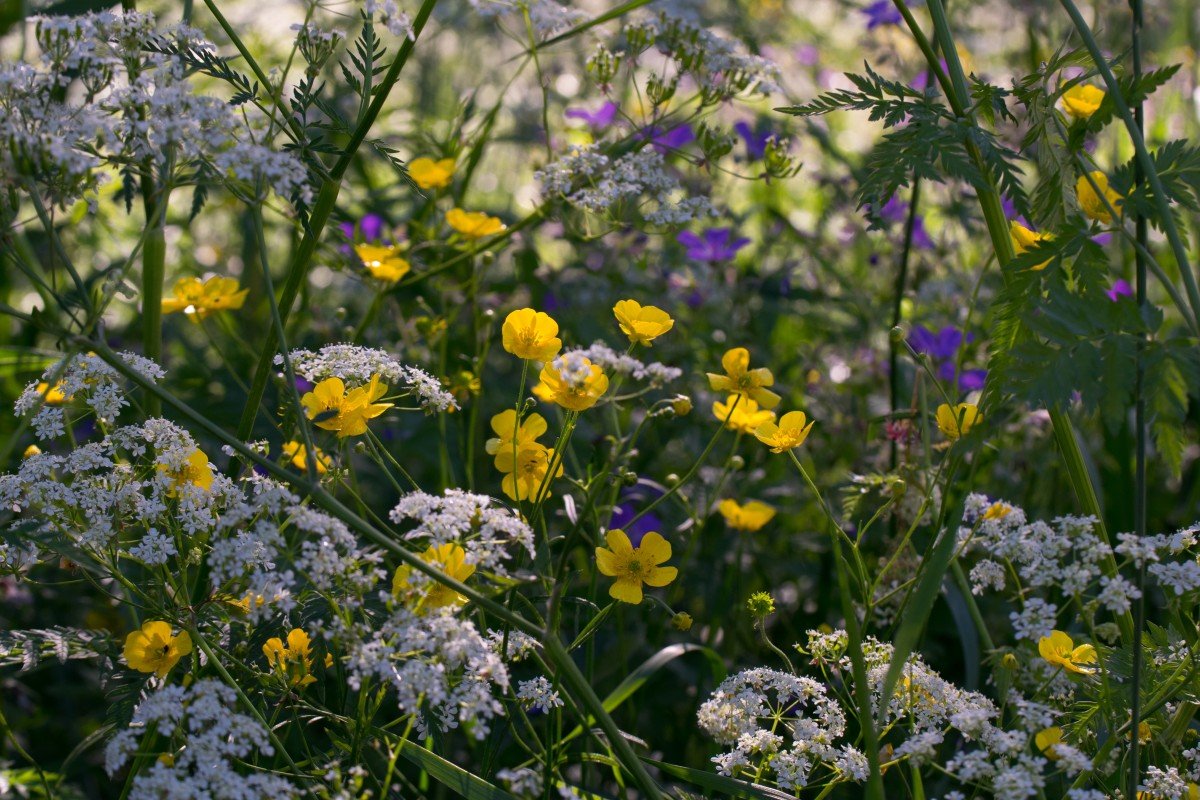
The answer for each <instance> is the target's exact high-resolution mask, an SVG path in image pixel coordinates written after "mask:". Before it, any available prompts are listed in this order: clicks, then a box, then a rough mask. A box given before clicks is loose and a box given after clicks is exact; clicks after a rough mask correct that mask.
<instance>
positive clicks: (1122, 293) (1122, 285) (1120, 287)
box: [1105, 278, 1133, 303]
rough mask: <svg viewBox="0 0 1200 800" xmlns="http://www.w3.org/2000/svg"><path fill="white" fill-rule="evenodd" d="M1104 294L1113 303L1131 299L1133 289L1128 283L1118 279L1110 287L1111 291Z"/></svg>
mask: <svg viewBox="0 0 1200 800" xmlns="http://www.w3.org/2000/svg"><path fill="white" fill-rule="evenodd" d="M1105 294H1106V295H1108V299H1109V300H1112V301H1113V302H1114V303H1115V302H1117V301H1118V300H1120V299H1121V298H1122V297H1133V287H1132V286H1130V285H1129V281H1127V280H1125V279H1124V278H1120V279H1118V280H1117V281H1116V282H1115V283H1114V284H1113V285H1112V288H1111V289H1109V290H1108V291H1107V292H1105Z"/></svg>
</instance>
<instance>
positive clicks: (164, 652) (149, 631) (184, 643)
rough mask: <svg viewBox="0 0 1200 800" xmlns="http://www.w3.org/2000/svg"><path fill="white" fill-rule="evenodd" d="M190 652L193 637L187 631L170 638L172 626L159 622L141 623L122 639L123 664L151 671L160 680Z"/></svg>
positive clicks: (142, 670)
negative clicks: (139, 628)
mask: <svg viewBox="0 0 1200 800" xmlns="http://www.w3.org/2000/svg"><path fill="white" fill-rule="evenodd" d="M190 652H192V637H191V636H189V635H188V632H187V631H180V632H179V635H178V636H172V635H171V625H170V624H169V623H166V622H163V621H162V620H152V621H150V622H144V623H142V627H141V630H136V631H134V632H133V633H131V634H129V635H128V636H126V637H125V663H126V664H128V665H129V666H130V668H131V669H136V670H137V671H138V672H153V673H154V674H155V675H156V676H157V677H159V678H165V677H166V675H167V673H168V672H170V671H171V669H172V668H173V667H174V666H175V665H176V664H178V663H179V659H181V658H183V657H184V656H186V655H187V654H188V653H190Z"/></svg>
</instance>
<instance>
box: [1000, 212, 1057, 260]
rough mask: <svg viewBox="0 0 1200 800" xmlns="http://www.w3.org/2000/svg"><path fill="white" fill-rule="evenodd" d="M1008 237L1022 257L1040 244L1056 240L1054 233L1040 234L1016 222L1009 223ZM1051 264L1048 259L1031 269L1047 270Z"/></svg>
mask: <svg viewBox="0 0 1200 800" xmlns="http://www.w3.org/2000/svg"><path fill="white" fill-rule="evenodd" d="M1008 235H1009V237H1010V238H1011V239H1012V246H1013V250H1015V251H1016V253H1017V255H1021V254H1022V253H1024V252H1025V251H1027V250H1032V249H1033V248H1034V247H1035V246H1036V245H1037V243H1038V242H1048V241H1050V240H1051V239H1053V238H1054V234H1052V233H1038V232H1037V231H1033V230H1030V229H1029V228H1026V227H1025V226H1024V225H1022V224H1021V223H1019V222H1017V221H1016V220H1013V221H1012V222H1010V223H1008ZM1049 263H1050V259H1048V258H1047V259H1046V260H1045V261H1043V262H1042V263H1040V264H1036V265H1034V266H1033V267H1031V269H1035V270H1039V269H1045V268H1046V265H1047V264H1049Z"/></svg>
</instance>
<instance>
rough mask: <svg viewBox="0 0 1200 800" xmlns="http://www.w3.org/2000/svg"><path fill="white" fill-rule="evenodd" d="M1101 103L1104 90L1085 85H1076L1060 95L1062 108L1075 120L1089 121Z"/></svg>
mask: <svg viewBox="0 0 1200 800" xmlns="http://www.w3.org/2000/svg"><path fill="white" fill-rule="evenodd" d="M1103 101H1104V90H1103V89H1100V88H1098V87H1096V86H1091V85H1089V84H1086V83H1077V84H1075V85H1074V86H1072V87H1071V88H1070V89H1067V90H1066V91H1065V92H1063V95H1062V104H1063V108H1065V109H1066V110H1067V113H1068V114H1070V115H1071V116H1072V117H1074V118H1075V119H1089V118H1090V117H1091V116H1092V114H1095V113H1096V112H1097V111H1099V110H1100V103H1102V102H1103Z"/></svg>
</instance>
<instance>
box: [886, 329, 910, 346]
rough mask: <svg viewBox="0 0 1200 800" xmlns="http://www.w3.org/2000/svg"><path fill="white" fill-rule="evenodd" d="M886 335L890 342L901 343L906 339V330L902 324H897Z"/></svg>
mask: <svg viewBox="0 0 1200 800" xmlns="http://www.w3.org/2000/svg"><path fill="white" fill-rule="evenodd" d="M888 335H889V336H890V337H891V340H892V344H903V343H904V341H905V340H906V339H908V330H906V329H905V327H904V326H903V325H897V326H896V327H894V328H892V330H891V331H890V332H889V334H888Z"/></svg>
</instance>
